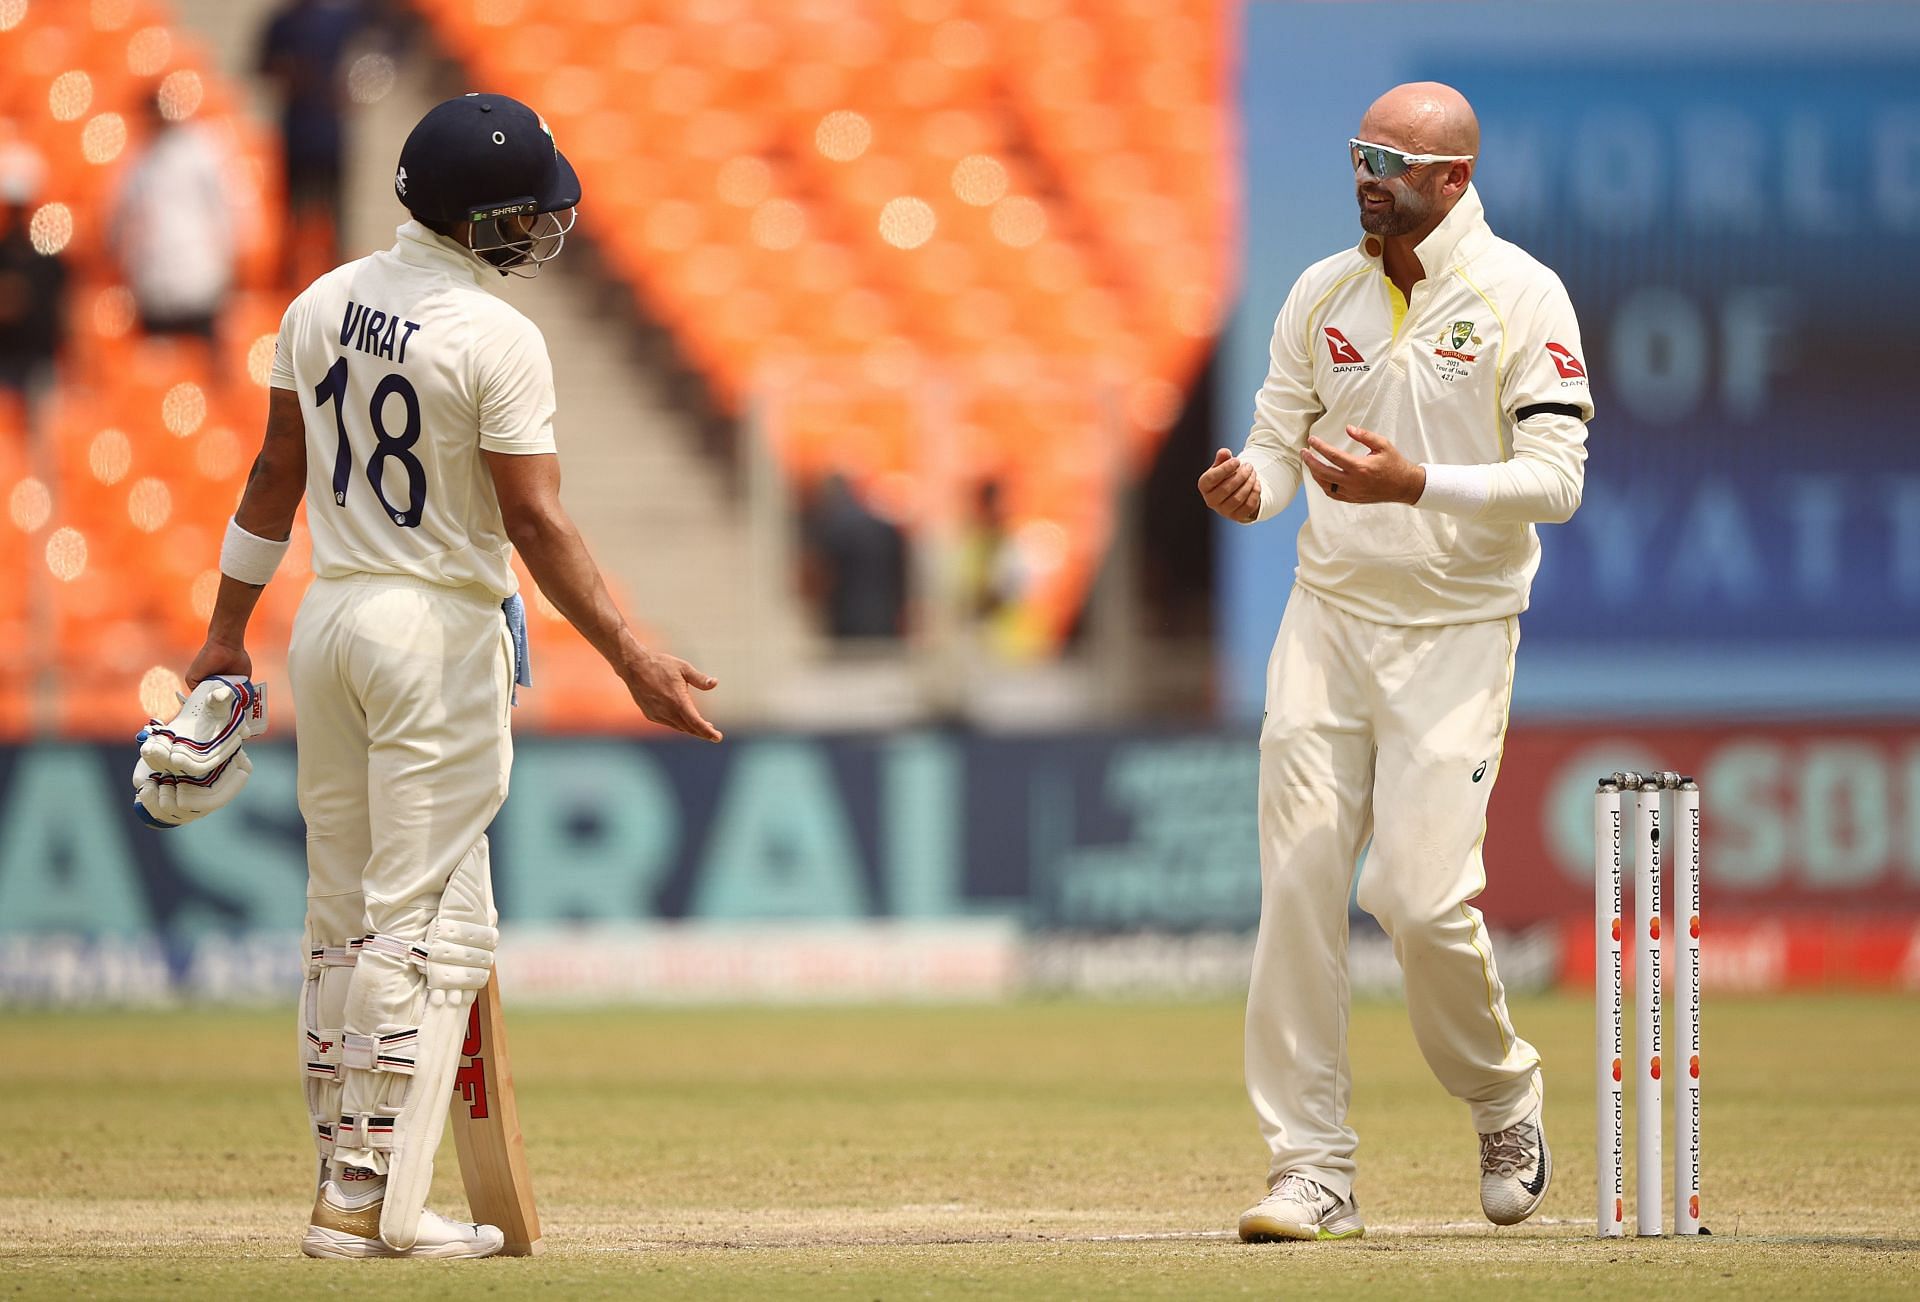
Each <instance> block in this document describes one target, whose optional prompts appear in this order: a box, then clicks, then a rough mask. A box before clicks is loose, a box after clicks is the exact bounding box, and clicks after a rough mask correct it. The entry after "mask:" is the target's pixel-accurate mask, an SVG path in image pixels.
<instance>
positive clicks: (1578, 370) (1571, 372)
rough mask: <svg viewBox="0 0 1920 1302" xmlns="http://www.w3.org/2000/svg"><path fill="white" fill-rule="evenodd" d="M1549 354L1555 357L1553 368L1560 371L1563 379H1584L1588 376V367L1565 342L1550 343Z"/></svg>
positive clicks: (1548, 346)
mask: <svg viewBox="0 0 1920 1302" xmlns="http://www.w3.org/2000/svg"><path fill="white" fill-rule="evenodd" d="M1547 356H1549V357H1551V358H1552V359H1553V368H1554V369H1555V370H1556V371H1558V372H1560V378H1561V379H1563V380H1584V379H1586V378H1587V368H1586V367H1585V366H1584V365H1582V364H1581V361H1580V359H1579V358H1578V357H1575V356H1574V355H1573V352H1572V350H1571V349H1569V348H1568V347H1567V346H1566V345H1565V344H1548V345H1547Z"/></svg>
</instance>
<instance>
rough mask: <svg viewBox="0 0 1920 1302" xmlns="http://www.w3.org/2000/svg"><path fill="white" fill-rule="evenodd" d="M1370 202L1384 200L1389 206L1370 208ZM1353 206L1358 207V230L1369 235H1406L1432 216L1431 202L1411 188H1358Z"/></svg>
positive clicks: (1384, 186)
mask: <svg viewBox="0 0 1920 1302" xmlns="http://www.w3.org/2000/svg"><path fill="white" fill-rule="evenodd" d="M1369 198H1385V199H1386V200H1387V201H1388V204H1389V206H1387V207H1383V208H1369V207H1367V204H1366V200H1367V199H1369ZM1354 202H1355V203H1358V204H1359V205H1360V229H1361V230H1363V231H1365V232H1366V233H1367V234H1369V235H1405V234H1406V233H1407V232H1409V231H1412V230H1417V229H1419V227H1420V225H1421V223H1422V222H1424V221H1426V220H1427V217H1428V215H1429V214H1430V213H1432V212H1433V200H1432V199H1430V198H1428V197H1427V196H1426V195H1424V194H1422V193H1420V191H1418V190H1416V189H1414V188H1413V187H1412V186H1410V185H1374V186H1372V187H1368V186H1361V187H1359V188H1358V189H1357V190H1356V191H1355V192H1354Z"/></svg>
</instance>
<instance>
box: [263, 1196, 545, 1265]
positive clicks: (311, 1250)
mask: <svg viewBox="0 0 1920 1302" xmlns="http://www.w3.org/2000/svg"><path fill="white" fill-rule="evenodd" d="M383 1201H384V1200H383V1199H382V1198H380V1197H379V1196H378V1195H375V1196H374V1197H372V1198H366V1199H355V1198H351V1197H349V1196H348V1195H347V1194H346V1193H345V1192H344V1191H343V1190H342V1189H341V1188H340V1186H339V1185H337V1184H335V1183H334V1182H333V1181H331V1180H329V1181H327V1182H326V1183H325V1184H323V1185H321V1186H320V1196H319V1197H318V1198H316V1199H315V1200H314V1203H313V1220H312V1222H311V1223H310V1224H309V1225H308V1226H307V1234H306V1237H305V1238H303V1239H301V1240H300V1251H302V1252H304V1253H306V1254H307V1255H308V1256H309V1257H341V1258H358V1257H421V1258H432V1259H436V1260H457V1259H461V1258H467V1257H491V1256H492V1255H493V1254H494V1253H496V1252H498V1251H500V1249H501V1247H502V1246H503V1245H504V1244H505V1243H506V1241H507V1236H506V1235H504V1234H502V1233H501V1232H500V1231H499V1230H498V1229H496V1228H495V1227H493V1226H491V1225H473V1224H470V1223H468V1222H466V1221H450V1220H448V1219H447V1218H446V1217H444V1216H442V1215H440V1213H438V1212H431V1211H423V1212H421V1213H420V1235H419V1237H418V1238H416V1239H415V1240H414V1241H413V1246H412V1247H411V1248H404V1249H402V1248H392V1247H388V1246H387V1243H386V1241H385V1240H383V1239H382V1238H381V1237H380V1205H381V1203H382V1202H383Z"/></svg>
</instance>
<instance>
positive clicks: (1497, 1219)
mask: <svg viewBox="0 0 1920 1302" xmlns="http://www.w3.org/2000/svg"><path fill="white" fill-rule="evenodd" d="M1552 1179H1553V1154H1552V1153H1551V1152H1550V1151H1548V1149H1547V1132H1546V1131H1545V1130H1543V1129H1541V1126H1540V1109H1539V1108H1537V1107H1536V1108H1535V1109H1534V1110H1533V1111H1532V1113H1530V1114H1529V1115H1528V1116H1527V1117H1526V1118H1525V1119H1523V1120H1520V1121H1516V1122H1514V1123H1513V1124H1512V1125H1511V1126H1508V1127H1507V1128H1506V1129H1505V1130H1496V1131H1494V1132H1493V1133H1492V1134H1490V1135H1482V1136H1480V1210H1481V1211H1483V1212H1485V1213H1486V1214H1487V1219H1488V1220H1490V1221H1492V1222H1493V1223H1494V1224H1495V1225H1518V1224H1519V1223H1520V1222H1521V1221H1524V1220H1526V1219H1527V1217H1529V1216H1531V1215H1533V1213H1534V1212H1535V1211H1536V1210H1537V1209H1538V1208H1539V1206H1540V1200H1541V1199H1543V1198H1545V1197H1546V1196H1547V1185H1548V1183H1549V1182H1550V1181H1551V1180H1552Z"/></svg>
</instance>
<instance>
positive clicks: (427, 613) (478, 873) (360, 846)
mask: <svg viewBox="0 0 1920 1302" xmlns="http://www.w3.org/2000/svg"><path fill="white" fill-rule="evenodd" d="M287 672H288V677H289V678H290V679H291V681H292V686H293V700H294V714H295V740H296V743H297V746H298V750H299V776H298V788H299V796H300V813H301V815H302V816H303V817H304V818H305V819H306V824H307V940H306V944H307V948H308V952H309V953H310V954H319V953H321V952H323V951H324V952H325V953H327V954H328V955H330V956H331V955H342V954H344V953H345V952H346V947H348V946H349V945H350V944H351V943H352V942H355V941H358V940H359V939H360V938H361V937H365V936H369V935H374V934H378V935H380V936H382V937H391V938H393V939H395V940H397V941H400V942H402V943H403V944H405V945H408V946H413V945H423V944H424V943H425V942H426V940H427V937H428V931H429V928H430V927H432V926H433V924H434V921H435V919H436V917H438V916H440V914H441V912H442V900H443V896H446V897H447V898H448V899H449V900H455V899H456V897H457V907H458V909H459V910H460V911H461V917H460V919H459V920H461V921H465V922H472V923H477V924H481V925H488V926H490V925H492V921H493V916H494V913H493V893H492V886H491V882H490V880H489V873H488V870H487V856H486V845H485V840H484V837H485V833H486V830H487V825H488V824H489V823H491V822H492V821H493V816H494V814H495V813H497V812H498V811H499V809H500V805H501V803H502V802H503V801H504V800H505V799H506V795H507V774H508V771H509V769H510V768H511V767H512V764H513V734H512V732H511V730H510V726H509V716H508V711H509V709H510V700H511V697H510V691H511V682H512V678H513V639H512V636H511V634H509V632H508V631H507V624H506V619H505V618H504V617H503V616H502V614H501V611H500V601H499V598H497V597H495V596H493V595H492V594H491V593H489V592H487V591H486V590H485V589H484V588H480V587H464V588H454V587H449V586H447V585H445V584H436V583H429V582H427V581H425V580H423V579H412V578H405V577H396V576H388V575H357V576H354V577H352V578H346V579H315V580H314V581H313V585H312V586H311V587H309V588H308V589H307V594H306V598H305V599H304V600H303V601H302V602H301V604H300V613H299V615H298V617H297V618H296V619H295V620H294V626H293V636H292V639H291V643H290V645H289V648H288V653H287ZM462 869H464V871H465V872H466V873H467V875H468V878H472V879H474V880H467V879H464V878H463V883H462V885H461V887H460V888H459V890H458V891H457V892H455V893H453V894H449V892H448V883H449V881H450V880H452V878H453V877H454V874H455V872H456V870H462ZM449 907H454V906H452V905H450V906H449ZM357 958H358V961H357V962H351V963H345V964H343V965H342V966H339V967H315V966H313V965H312V964H310V968H309V974H308V977H309V980H308V987H307V992H306V994H305V995H303V997H302V1010H301V1023H302V1031H303V1035H305V1036H306V1037H307V1039H308V1042H309V1044H310V1045H315V1046H319V1050H320V1052H321V1054H322V1055H323V1061H322V1062H320V1063H319V1064H318V1065H317V1066H315V1067H310V1068H309V1071H310V1073H311V1072H312V1071H316V1070H317V1071H318V1072H320V1073H323V1074H327V1073H328V1068H329V1063H328V1062H327V1061H325V1060H324V1055H325V1053H326V1052H327V1051H328V1050H332V1051H333V1052H337V1047H336V1042H337V1041H339V1040H340V1039H341V1038H342V1037H343V1036H346V1037H351V1036H356V1035H357V1036H380V1035H382V1034H384V1033H389V1032H392V1031H394V1030H395V1029H396V1028H414V1027H418V1026H419V1025H420V1022H421V1017H422V1008H423V1006H424V1000H425V982H424V978H423V977H422V976H421V975H420V972H419V970H418V969H417V968H416V967H415V966H414V964H413V963H412V962H411V961H410V960H409V959H407V958H405V957H400V956H396V955H395V954H393V953H390V952H375V950H374V949H372V948H369V949H367V950H366V951H365V952H364V953H361V954H359V955H358V956H357ZM329 961H331V960H329ZM313 1052H314V1050H313V1049H309V1057H310V1058H311V1057H312V1056H313ZM423 1052H424V1051H423ZM423 1060H424V1057H423ZM330 1074H331V1077H332V1078H331V1079H321V1080H314V1079H312V1078H311V1075H310V1077H309V1080H308V1094H309V1110H310V1112H311V1114H312V1117H313V1121H314V1126H315V1130H316V1134H317V1135H318V1137H319V1141H320V1143H319V1147H320V1152H321V1156H322V1158H323V1159H325V1158H334V1159H336V1160H338V1161H340V1162H343V1163H349V1164H352V1165H358V1166H366V1167H370V1168H372V1169H375V1170H385V1169H387V1168H386V1166H385V1164H384V1163H385V1154H384V1153H382V1152H375V1151H374V1150H373V1148H372V1147H371V1146H370V1145H368V1144H366V1143H362V1142H349V1141H348V1140H347V1139H345V1138H342V1139H341V1141H340V1147H339V1151H338V1152H337V1153H336V1152H335V1149H334V1146H333V1125H334V1122H335V1120H339V1121H340V1122H341V1124H342V1134H343V1135H345V1134H347V1133H350V1132H349V1131H348V1129H347V1126H346V1117H345V1115H344V1114H356V1115H357V1114H359V1113H362V1112H370V1113H390V1112H392V1111H395V1110H396V1108H395V1105H394V1103H393V1097H394V1095H395V1094H396V1093H397V1092H398V1089H399V1086H401V1085H403V1084H404V1081H405V1079H406V1078H404V1077H389V1076H386V1075H384V1074H383V1073H381V1072H375V1071H359V1072H354V1071H348V1070H337V1071H334V1072H332V1073H330ZM343 1090H344V1092H343ZM444 1115H445V1109H444V1108H441V1109H440V1110H439V1111H438V1113H436V1114H435V1115H434V1116H433V1117H432V1119H431V1120H432V1129H431V1133H430V1134H423V1135H422V1136H421V1137H420V1138H419V1139H418V1140H416V1141H415V1142H417V1143H422V1144H424V1145H425V1147H426V1149H427V1151H428V1152H429V1153H430V1152H431V1150H432V1148H433V1146H434V1145H435V1144H437V1143H438V1139H439V1130H438V1128H437V1127H438V1125H439V1124H440V1121H441V1120H443V1119H444Z"/></svg>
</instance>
